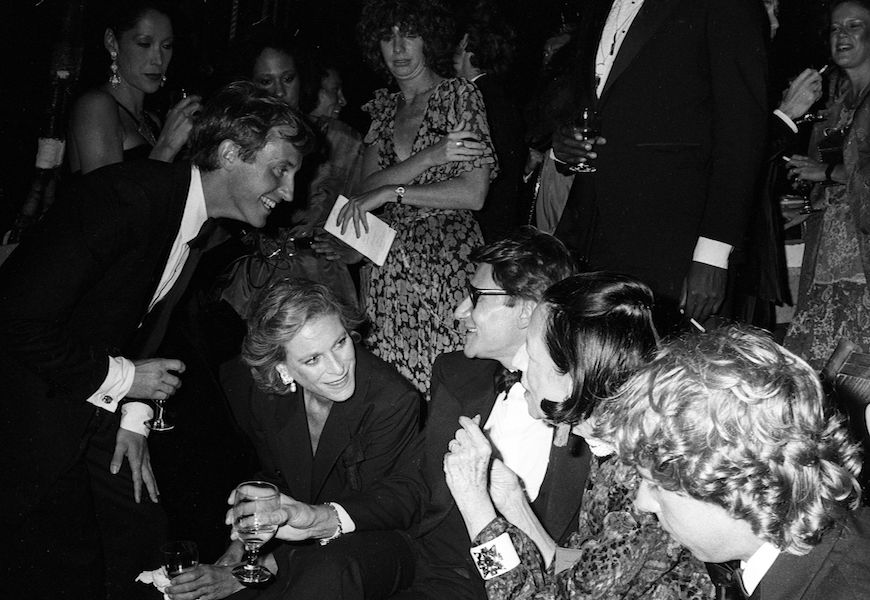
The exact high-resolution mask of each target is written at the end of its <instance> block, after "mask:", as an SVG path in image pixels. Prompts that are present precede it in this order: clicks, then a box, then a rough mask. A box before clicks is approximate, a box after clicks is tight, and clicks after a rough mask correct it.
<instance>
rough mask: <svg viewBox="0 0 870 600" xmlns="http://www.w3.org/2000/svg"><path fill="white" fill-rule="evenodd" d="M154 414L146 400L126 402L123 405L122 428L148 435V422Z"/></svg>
mask: <svg viewBox="0 0 870 600" xmlns="http://www.w3.org/2000/svg"><path fill="white" fill-rule="evenodd" d="M153 416H154V410H152V408H151V407H150V406H149V405H147V404H145V403H144V402H126V403H124V404H122V405H121V429H126V430H127V431H132V432H133V433H138V434H139V435H144V436H145V437H148V434H149V433H151V428H150V427H148V422H149V421H150V420H151V417H153Z"/></svg>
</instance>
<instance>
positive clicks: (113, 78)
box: [109, 50, 121, 88]
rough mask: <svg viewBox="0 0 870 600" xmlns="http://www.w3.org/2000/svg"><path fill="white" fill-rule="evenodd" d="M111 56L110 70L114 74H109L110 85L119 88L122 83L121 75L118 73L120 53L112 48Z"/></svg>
mask: <svg viewBox="0 0 870 600" xmlns="http://www.w3.org/2000/svg"><path fill="white" fill-rule="evenodd" d="M109 56H111V57H112V64H111V65H109V70H110V71H111V72H112V74H111V75H109V85H111V86H112V87H113V88H117V87H118V86H119V85H121V76H120V75H118V53H117V52H115V51H114V50H112V51H111V52H109Z"/></svg>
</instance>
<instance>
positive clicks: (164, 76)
mask: <svg viewBox="0 0 870 600" xmlns="http://www.w3.org/2000/svg"><path fill="white" fill-rule="evenodd" d="M164 85H166V75H161V76H160V87H163V86H164Z"/></svg>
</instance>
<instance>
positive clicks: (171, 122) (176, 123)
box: [155, 96, 202, 157]
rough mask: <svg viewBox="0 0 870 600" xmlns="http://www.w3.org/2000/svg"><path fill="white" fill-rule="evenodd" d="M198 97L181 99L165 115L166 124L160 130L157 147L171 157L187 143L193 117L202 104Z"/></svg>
mask: <svg viewBox="0 0 870 600" xmlns="http://www.w3.org/2000/svg"><path fill="white" fill-rule="evenodd" d="M200 100H201V98H200V97H199V96H188V97H187V98H183V99H182V100H181V101H179V102H178V104H176V105H175V106H173V107H172V108H170V109H169V112H168V113H166V122H165V123H164V124H163V129H161V130H160V137H159V138H158V139H157V146H155V148H156V147H162V148H165V149H167V151H169V152H170V153H171V154H172V157H174V156H175V154H176V153H177V152H178V151H179V150H181V148H182V146H184V144H186V143H187V138H188V137H190V132H191V130H192V129H193V117H194V115H196V113H198V112H199V111H200V109H201V108H202V104H201V102H200Z"/></svg>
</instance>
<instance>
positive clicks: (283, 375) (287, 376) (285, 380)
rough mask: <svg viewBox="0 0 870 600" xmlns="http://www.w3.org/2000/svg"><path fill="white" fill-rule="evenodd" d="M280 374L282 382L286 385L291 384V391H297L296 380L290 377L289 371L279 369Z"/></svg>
mask: <svg viewBox="0 0 870 600" xmlns="http://www.w3.org/2000/svg"><path fill="white" fill-rule="evenodd" d="M278 376H279V377H281V383H283V384H284V385H289V386H290V392H291V393H293V394H295V393H296V382H295V381H293V378H292V377H290V374H289V373H287V372H286V371H282V370H280V369H279V370H278Z"/></svg>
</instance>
